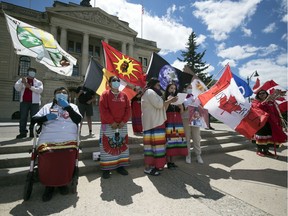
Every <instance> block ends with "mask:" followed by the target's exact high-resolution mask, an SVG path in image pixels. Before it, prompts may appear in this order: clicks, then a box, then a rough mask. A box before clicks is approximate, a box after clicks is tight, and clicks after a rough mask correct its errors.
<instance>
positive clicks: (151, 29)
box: [91, 0, 192, 55]
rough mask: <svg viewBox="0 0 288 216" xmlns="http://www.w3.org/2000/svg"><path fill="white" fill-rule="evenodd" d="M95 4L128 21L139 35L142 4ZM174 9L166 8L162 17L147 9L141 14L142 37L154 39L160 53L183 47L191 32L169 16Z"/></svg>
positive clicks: (121, 0) (100, 0) (102, 1)
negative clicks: (165, 12)
mask: <svg viewBox="0 0 288 216" xmlns="http://www.w3.org/2000/svg"><path fill="white" fill-rule="evenodd" d="M91 4H92V3H91ZM92 5H93V4H92ZM96 6H97V7H99V8H101V9H102V10H104V11H106V12H107V13H109V14H112V15H117V16H118V17H119V19H120V20H123V21H126V22H128V23H129V26H130V28H132V29H133V30H135V31H136V32H138V37H141V13H142V12H141V10H142V6H141V5H140V4H132V3H128V2H127V1H126V0H118V1H115V0H97V1H96ZM176 9H177V8H176V6H175V5H173V6H172V7H170V8H169V9H167V11H168V13H167V14H166V15H165V16H163V17H159V16H156V15H152V14H151V13H149V11H145V13H144V15H143V38H145V39H148V40H152V41H156V42H157V46H158V47H159V48H160V49H161V53H160V54H161V55H165V54H167V53H169V52H177V51H178V50H183V49H185V45H186V42H187V41H188V38H189V35H190V34H191V32H192V28H190V27H186V26H184V25H182V24H181V23H179V22H178V21H177V20H175V19H173V18H172V17H170V15H171V14H172V12H173V11H175V10H176ZM175 32H177V34H175Z"/></svg>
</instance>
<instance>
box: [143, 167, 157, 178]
mask: <svg viewBox="0 0 288 216" xmlns="http://www.w3.org/2000/svg"><path fill="white" fill-rule="evenodd" d="M144 173H146V174H148V175H152V176H159V175H160V173H159V172H158V171H157V169H155V168H151V169H149V170H146V169H144Z"/></svg>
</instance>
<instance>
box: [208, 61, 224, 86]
mask: <svg viewBox="0 0 288 216" xmlns="http://www.w3.org/2000/svg"><path fill="white" fill-rule="evenodd" d="M227 65H229V63H227V64H226V65H225V66H224V67H223V68H222V69H221V70H220V71H218V73H217V74H216V76H215V77H217V76H218V74H219V73H220V72H221V71H223V70H224V68H225V67H226V66H227ZM212 82H213V79H211V81H210V82H209V83H208V84H207V88H208V86H209V85H210V84H211V83H212Z"/></svg>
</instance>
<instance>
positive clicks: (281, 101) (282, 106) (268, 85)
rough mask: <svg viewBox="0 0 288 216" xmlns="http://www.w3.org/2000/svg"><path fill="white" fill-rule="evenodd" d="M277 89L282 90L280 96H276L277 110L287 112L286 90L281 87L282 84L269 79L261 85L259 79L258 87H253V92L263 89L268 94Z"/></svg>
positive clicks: (287, 99)
mask: <svg viewBox="0 0 288 216" xmlns="http://www.w3.org/2000/svg"><path fill="white" fill-rule="evenodd" d="M253 89H254V88H253ZM276 89H278V90H280V91H281V92H282V95H281V97H278V98H277V99H276V100H275V102H276V103H277V104H278V107H279V110H280V112H281V113H283V112H287V110H288V109H287V101H288V98H287V90H286V89H285V88H283V87H282V86H280V85H278V84H277V83H276V82H275V81H274V80H269V81H267V82H265V83H264V84H263V85H262V86H260V80H259V86H258V88H255V90H254V93H255V94H257V93H258V92H259V91H260V90H265V91H267V92H268V93H269V94H273V93H274V91H275V90H276Z"/></svg>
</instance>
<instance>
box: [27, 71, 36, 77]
mask: <svg viewBox="0 0 288 216" xmlns="http://www.w3.org/2000/svg"><path fill="white" fill-rule="evenodd" d="M28 75H29V76H30V77H33V78H34V77H35V75H36V73H35V71H28Z"/></svg>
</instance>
